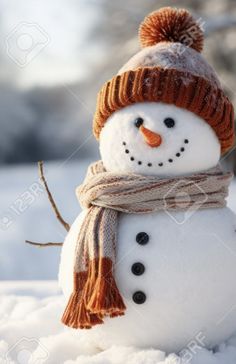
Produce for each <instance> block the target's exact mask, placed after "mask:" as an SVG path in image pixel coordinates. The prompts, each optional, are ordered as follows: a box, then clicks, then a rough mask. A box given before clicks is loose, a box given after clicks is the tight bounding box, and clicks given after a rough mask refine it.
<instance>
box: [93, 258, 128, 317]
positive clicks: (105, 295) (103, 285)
mask: <svg viewBox="0 0 236 364" xmlns="http://www.w3.org/2000/svg"><path fill="white" fill-rule="evenodd" d="M87 308H88V309H89V310H90V311H91V312H93V313H96V314H98V315H102V316H103V317H104V316H110V317H116V316H122V315H123V314H124V311H125V310H126V307H125V304H124V301H123V299H122V297H121V295H120V292H119V290H118V288H117V285H116V282H115V279H114V276H113V263H112V260H111V259H110V258H106V257H102V258H100V260H99V269H98V277H97V279H96V282H95V285H94V286H93V293H92V295H91V298H90V300H89V301H88V304H87Z"/></svg>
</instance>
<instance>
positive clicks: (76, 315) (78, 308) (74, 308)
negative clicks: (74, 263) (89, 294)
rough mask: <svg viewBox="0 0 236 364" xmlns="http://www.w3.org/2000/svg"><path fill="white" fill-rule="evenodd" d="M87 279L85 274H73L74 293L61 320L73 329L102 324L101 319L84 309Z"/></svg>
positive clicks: (88, 327)
mask: <svg viewBox="0 0 236 364" xmlns="http://www.w3.org/2000/svg"><path fill="white" fill-rule="evenodd" d="M87 277H88V274H87V272H80V273H75V274H74V291H73V292H72V294H71V296H70V299H69V301H68V304H67V306H66V309H65V311H64V314H63V316H62V319H61V321H62V322H63V324H65V325H66V326H69V327H72V328H74V329H91V328H92V327H93V326H95V325H98V324H102V323H103V320H102V317H100V316H99V315H97V314H94V313H91V312H89V311H88V309H87V307H86V283H87V282H88V280H87Z"/></svg>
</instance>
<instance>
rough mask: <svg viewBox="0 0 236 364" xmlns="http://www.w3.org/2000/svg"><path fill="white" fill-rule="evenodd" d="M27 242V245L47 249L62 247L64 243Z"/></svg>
mask: <svg viewBox="0 0 236 364" xmlns="http://www.w3.org/2000/svg"><path fill="white" fill-rule="evenodd" d="M25 242H26V243H27V244H30V245H34V246H37V247H39V248H45V247H48V246H62V245H63V243H36V242H34V241H30V240H26V241H25Z"/></svg>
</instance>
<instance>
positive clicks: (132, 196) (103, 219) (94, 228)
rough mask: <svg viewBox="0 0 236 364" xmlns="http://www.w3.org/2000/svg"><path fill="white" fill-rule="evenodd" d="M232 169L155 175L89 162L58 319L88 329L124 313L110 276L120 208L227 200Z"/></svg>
mask: <svg viewBox="0 0 236 364" xmlns="http://www.w3.org/2000/svg"><path fill="white" fill-rule="evenodd" d="M232 176H233V175H232V173H230V172H225V173H224V172H222V171H221V169H220V167H219V166H217V167H215V168H212V169H210V170H207V171H205V172H202V173H197V174H193V175H190V176H185V177H171V178H159V177H156V176H143V175H138V174H124V173H112V172H107V171H106V170H105V168H104V166H103V163H102V161H98V162H96V163H94V164H92V165H90V166H89V168H88V172H87V176H86V178H85V180H84V182H83V184H82V185H81V186H79V187H78V188H77V189H76V194H77V197H78V199H79V202H80V204H81V206H82V208H83V209H87V214H86V216H85V218H84V220H83V223H82V226H81V229H80V232H79V234H78V239H77V243H76V249H75V252H74V289H73V292H72V294H71V296H70V298H69V302H68V304H67V307H66V309H65V311H64V314H63V317H62V322H63V323H64V324H65V325H67V326H70V327H73V328H80V329H84V328H86V329H89V328H92V327H93V326H94V325H97V324H102V323H103V319H104V317H106V316H109V317H116V316H121V315H124V312H125V310H126V307H125V304H124V301H123V298H122V296H121V294H120V292H119V289H118V287H117V284H116V281H115V277H114V266H115V261H116V243H117V224H118V217H119V212H125V213H131V214H146V213H152V212H157V211H167V212H168V211H171V210H176V211H186V210H187V211H191V210H197V209H209V208H220V207H224V206H225V205H226V197H227V195H228V186H229V184H230V181H231V179H232Z"/></svg>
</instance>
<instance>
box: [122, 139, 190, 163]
mask: <svg viewBox="0 0 236 364" xmlns="http://www.w3.org/2000/svg"><path fill="white" fill-rule="evenodd" d="M188 143H189V139H184V144H188ZM122 144H123V145H124V146H127V143H126V142H125V141H124V142H122ZM184 151H185V148H184V147H181V148H180V151H179V152H177V153H176V154H175V156H176V157H177V158H179V157H180V156H181V154H182V153H183V152H184ZM125 153H126V154H129V153H130V151H129V149H125ZM130 160H131V161H132V162H134V161H135V158H134V157H133V156H132V157H130ZM168 162H169V163H173V162H174V158H169V159H168ZM137 163H138V165H142V164H143V161H140V160H137ZM163 165H164V163H163V162H160V163H158V166H159V167H163ZM147 166H148V167H152V166H153V163H150V162H148V163H147Z"/></svg>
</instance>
